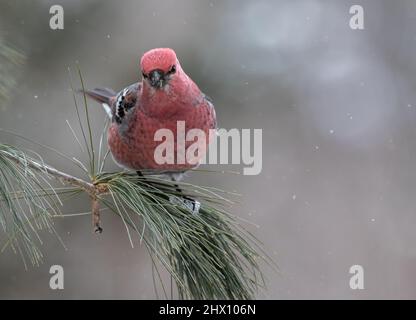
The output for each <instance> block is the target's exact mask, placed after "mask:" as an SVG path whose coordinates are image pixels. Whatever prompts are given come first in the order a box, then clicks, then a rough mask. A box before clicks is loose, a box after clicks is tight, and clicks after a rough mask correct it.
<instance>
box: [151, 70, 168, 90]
mask: <svg viewBox="0 0 416 320" xmlns="http://www.w3.org/2000/svg"><path fill="white" fill-rule="evenodd" d="M149 81H150V85H151V86H152V87H154V88H162V87H163V86H164V85H165V83H166V81H165V74H164V72H163V71H162V70H158V69H157V70H153V71H151V72H150V73H149Z"/></svg>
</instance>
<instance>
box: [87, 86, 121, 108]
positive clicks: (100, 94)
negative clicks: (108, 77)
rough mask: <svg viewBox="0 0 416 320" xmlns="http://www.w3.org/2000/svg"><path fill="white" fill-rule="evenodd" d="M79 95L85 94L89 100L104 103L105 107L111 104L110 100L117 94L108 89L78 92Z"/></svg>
mask: <svg viewBox="0 0 416 320" xmlns="http://www.w3.org/2000/svg"><path fill="white" fill-rule="evenodd" d="M79 92H80V93H85V94H86V95H87V96H88V97H90V98H91V99H93V100H95V101H97V102H99V103H105V104H107V105H110V104H111V101H110V99H111V98H113V97H114V96H115V95H116V94H117V93H116V92H115V91H114V90H112V89H109V88H95V89H92V90H85V91H84V90H79Z"/></svg>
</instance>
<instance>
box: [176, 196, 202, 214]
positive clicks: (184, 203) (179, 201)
mask: <svg viewBox="0 0 416 320" xmlns="http://www.w3.org/2000/svg"><path fill="white" fill-rule="evenodd" d="M169 201H170V203H172V204H174V205H179V206H181V207H182V208H184V209H187V210H189V211H190V212H191V213H192V214H194V215H196V214H198V213H199V209H200V208H201V203H200V202H199V201H198V200H195V199H192V198H188V197H184V198H179V197H177V196H170V197H169Z"/></svg>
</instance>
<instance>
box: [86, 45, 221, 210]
mask: <svg viewBox="0 0 416 320" xmlns="http://www.w3.org/2000/svg"><path fill="white" fill-rule="evenodd" d="M140 68H141V74H142V81H141V82H137V83H134V84H132V85H130V86H128V87H126V88H124V89H123V90H121V91H120V92H119V93H117V94H116V93H115V92H114V91H113V90H111V89H107V88H104V89H102V88H97V89H93V90H91V91H86V92H85V93H86V94H87V95H88V96H90V97H91V98H93V99H94V100H96V101H98V102H100V103H101V104H103V106H104V108H105V109H106V111H107V113H108V115H109V116H110V118H111V126H110V127H109V129H108V145H109V147H110V151H111V153H112V155H113V158H114V160H115V161H116V162H117V164H119V165H120V166H122V167H126V168H129V169H133V170H136V171H138V172H139V173H140V172H142V171H146V170H151V171H159V172H164V173H166V172H170V173H172V174H171V175H170V176H171V177H172V179H173V180H177V179H179V177H180V176H181V174H174V173H178V172H179V173H181V172H184V171H186V170H188V169H191V168H194V167H196V166H197V165H198V163H196V164H195V163H194V162H193V163H189V162H188V161H185V162H184V163H177V161H176V159H177V158H178V152H181V151H180V150H181V148H178V142H177V140H176V139H177V122H178V121H184V124H185V134H186V133H187V132H188V131H189V130H190V129H194V128H195V129H201V130H203V131H204V133H205V136H206V137H207V141H206V146H208V144H209V139H210V133H211V132H212V131H210V129H215V128H216V116H215V110H214V106H213V104H212V102H211V100H210V99H209V98H208V97H207V96H206V95H205V94H204V93H202V92H201V90H200V89H199V88H198V86H197V85H196V84H195V83H194V82H193V81H192V79H191V78H190V77H189V76H188V75H187V74H186V73H185V71H183V69H182V68H181V65H180V63H179V60H178V58H177V57H176V54H175V52H174V51H173V50H172V49H168V48H158V49H153V50H150V51H148V52H146V53H145V54H144V55H143V57H142V58H141V61H140ZM159 129H169V130H171V131H172V133H173V137H174V140H175V141H174V147H173V150H174V153H175V154H174V155H173V156H174V158H175V163H173V164H158V163H157V162H156V161H155V149H156V147H157V146H158V145H159V144H160V143H161V141H155V132H156V131H157V130H159ZM190 144H192V142H185V149H186V148H187V147H189V145H190ZM204 151H206V150H204ZM182 152H183V151H182ZM198 156H199V160H200V159H201V158H202V156H203V153H202V152H201V153H198ZM194 209H195V208H194Z"/></svg>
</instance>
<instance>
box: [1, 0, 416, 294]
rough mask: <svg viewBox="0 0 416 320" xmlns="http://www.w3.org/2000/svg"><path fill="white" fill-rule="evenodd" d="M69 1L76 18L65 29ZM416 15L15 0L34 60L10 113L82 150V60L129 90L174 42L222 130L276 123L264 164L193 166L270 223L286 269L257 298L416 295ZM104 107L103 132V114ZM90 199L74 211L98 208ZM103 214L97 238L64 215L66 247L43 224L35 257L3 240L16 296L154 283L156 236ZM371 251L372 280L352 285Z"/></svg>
mask: <svg viewBox="0 0 416 320" xmlns="http://www.w3.org/2000/svg"><path fill="white" fill-rule="evenodd" d="M57 3H58V4H62V5H63V7H64V10H65V29H64V30H61V31H52V30H50V29H49V17H50V15H49V7H50V6H51V5H52V4H57ZM353 4H360V5H362V6H363V8H364V13H365V16H364V17H365V29H364V30H352V29H351V28H350V27H349V19H350V17H351V15H350V14H349V8H350V6H351V5H353ZM415 30H416V3H415V2H414V1H411V0H408V1H404V0H400V1H386V0H385V1H381V0H377V1H376V0H372V1H369V0H367V1H364V0H360V1H358V2H357V1H354V2H352V1H345V0H342V1H325V0H323V1H317V0H303V1H301V0H295V1H293V0H291V1H237V0H235V1H191V0H189V1H185V0H179V1H173V0H169V1H161V0H160V1H133V0H130V1H127V0H123V1H93V0H88V1H73V0H71V1H69V0H68V1H46V0H44V1H36V2H35V1H11V0H4V1H2V2H1V4H0V39H2V40H3V41H7V42H9V43H12V44H14V45H15V46H16V47H17V48H19V49H20V50H22V51H23V52H25V54H26V55H27V61H26V64H25V65H24V66H22V68H21V69H20V70H16V73H15V74H13V77H16V78H17V79H18V82H17V87H16V88H15V90H14V91H13V96H12V99H11V100H10V102H9V103H8V104H7V105H3V106H1V108H0V127H2V128H6V129H10V130H13V131H16V132H18V133H19V134H22V135H24V136H28V137H31V138H33V139H35V140H37V141H40V142H42V143H44V144H47V145H49V146H53V147H56V148H58V149H60V150H63V151H65V152H66V153H68V154H71V155H73V156H75V157H79V156H80V152H79V149H78V147H77V145H76V143H75V142H74V141H73V138H72V136H71V133H70V131H69V129H68V128H67V127H66V124H65V120H66V119H68V120H69V121H70V122H71V123H76V115H75V113H74V108H73V101H72V96H71V94H70V92H69V78H68V73H67V67H68V66H71V67H74V66H75V64H76V63H79V65H80V67H81V69H82V71H83V74H84V77H85V81H86V84H87V86H88V87H96V86H108V87H112V88H114V89H116V90H119V89H121V88H123V87H124V86H126V85H128V84H130V83H133V82H135V81H137V80H138V78H139V76H140V70H139V63H138V61H139V58H140V56H141V55H142V54H143V53H144V52H145V51H147V50H149V49H151V48H154V47H172V48H173V49H175V51H176V52H177V54H178V57H179V59H180V61H181V64H182V66H183V68H184V69H185V71H186V72H187V73H188V74H189V75H190V76H191V77H192V78H193V79H194V80H195V82H196V83H197V84H198V85H199V86H200V88H201V89H202V90H203V91H204V92H206V93H207V94H208V95H209V96H210V97H212V98H213V100H214V102H215V106H216V110H217V116H218V119H219V125H220V127H223V128H261V129H263V171H262V173H261V174H260V175H258V176H254V177H252V176H242V175H232V174H228V175H220V174H203V173H195V174H192V175H190V177H189V178H188V180H189V181H191V182H194V183H200V184H203V185H211V186H218V187H221V188H222V189H226V190H231V191H233V190H235V191H237V192H239V193H241V194H242V195H243V198H242V204H241V205H239V206H236V207H234V208H233V209H232V211H233V213H235V214H237V215H239V216H240V217H242V218H244V219H248V220H250V221H252V222H254V223H255V224H257V225H258V228H257V227H249V228H250V230H252V231H253V232H254V233H255V235H256V236H257V237H258V238H259V239H260V240H261V241H263V242H264V245H265V248H266V250H267V252H268V253H269V254H270V255H271V256H272V257H273V258H274V259H275V260H276V261H277V262H278V264H279V266H280V268H281V274H280V275H278V274H276V273H274V272H273V271H271V270H270V269H268V268H267V267H265V268H264V271H265V273H266V276H267V279H268V290H267V291H266V292H262V293H259V295H258V297H259V298H266V299H291V298H300V299H305V298H314V299H341V298H346V299H362V298H381V299H385V298H393V299H397V298H406V299H408V298H413V299H414V298H416V275H415V270H416V232H415V227H416V212H415V208H416V206H415V192H416V171H415V170H414V165H415V160H416V158H415V156H416V152H415V145H414V144H415V138H416V131H415V121H416V93H415V85H416V82H415V76H414V74H415V71H416V70H415V69H416V60H415V59H414V57H415V53H416V51H415V49H416V32H415ZM5 76H9V75H1V77H5ZM90 110H91V113H92V116H93V117H94V132H96V134H97V136H98V135H99V133H100V130H101V126H102V121H103V119H104V112H103V110H101V108H100V106H99V105H96V104H90ZM0 141H2V142H3V141H5V142H10V143H13V144H16V145H22V146H25V144H23V143H22V142H21V141H19V140H18V139H15V138H10V137H6V136H3V135H1V134H0ZM32 148H33V149H35V150H36V151H41V149H37V148H36V147H33V146H32ZM41 152H42V155H43V157H44V158H45V159H46V160H47V161H48V162H49V163H51V164H52V165H54V166H56V167H58V168H62V169H65V170H67V171H69V172H71V173H76V170H75V169H74V168H73V167H70V166H68V163H67V162H65V161H62V160H61V159H59V158H58V157H56V155H54V154H53V153H49V152H45V151H44V150H42V151H41ZM108 168H109V170H110V169H113V170H114V169H116V167H115V166H114V164H110V165H109V167H108ZM213 169H218V170H219V169H226V170H231V169H235V168H234V167H228V166H226V167H219V168H217V167H213ZM237 169H241V168H237ZM85 200H86V199H84V201H79V200H78V201H73V202H70V203H68V205H67V206H66V207H65V212H67V213H74V212H84V211H87V210H88V203H87V201H85ZM103 224H104V228H105V231H104V233H103V234H102V235H101V236H99V237H97V236H96V235H93V234H91V226H90V217H89V216H85V217H74V218H65V219H62V220H59V221H56V226H57V229H58V231H59V232H60V234H61V236H62V238H63V240H64V242H65V244H66V246H67V248H68V250H66V251H65V250H64V249H63V248H62V247H61V246H60V245H59V243H58V242H57V241H56V240H55V239H54V238H53V237H52V236H49V235H45V237H44V240H45V245H44V248H43V249H44V252H47V253H48V254H47V256H46V258H45V262H44V264H43V265H41V266H40V267H35V268H31V269H29V270H28V271H25V270H24V267H23V264H22V263H21V260H20V258H19V257H18V256H17V255H15V254H14V253H12V252H11V251H6V252H4V253H2V254H1V255H0V298H52V299H58V298H139V299H142V298H154V297H155V295H154V290H153V285H152V277H151V264H150V259H149V257H148V255H147V253H146V250H145V248H143V247H136V248H133V249H132V248H130V247H129V241H128V238H127V235H126V233H125V229H124V226H123V224H122V223H121V221H119V219H117V218H116V217H113V216H111V215H110V214H108V215H105V216H104V217H103ZM0 238H1V236H0ZM53 264H60V265H62V266H63V267H64V270H65V290H62V291H59V292H57V291H52V290H50V289H49V285H48V284H49V273H48V271H49V267H50V266H51V265H53ZM355 264H359V265H362V266H363V267H364V270H365V289H364V290H351V289H350V287H349V278H350V276H351V275H350V274H349V268H350V267H351V266H352V265H355Z"/></svg>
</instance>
